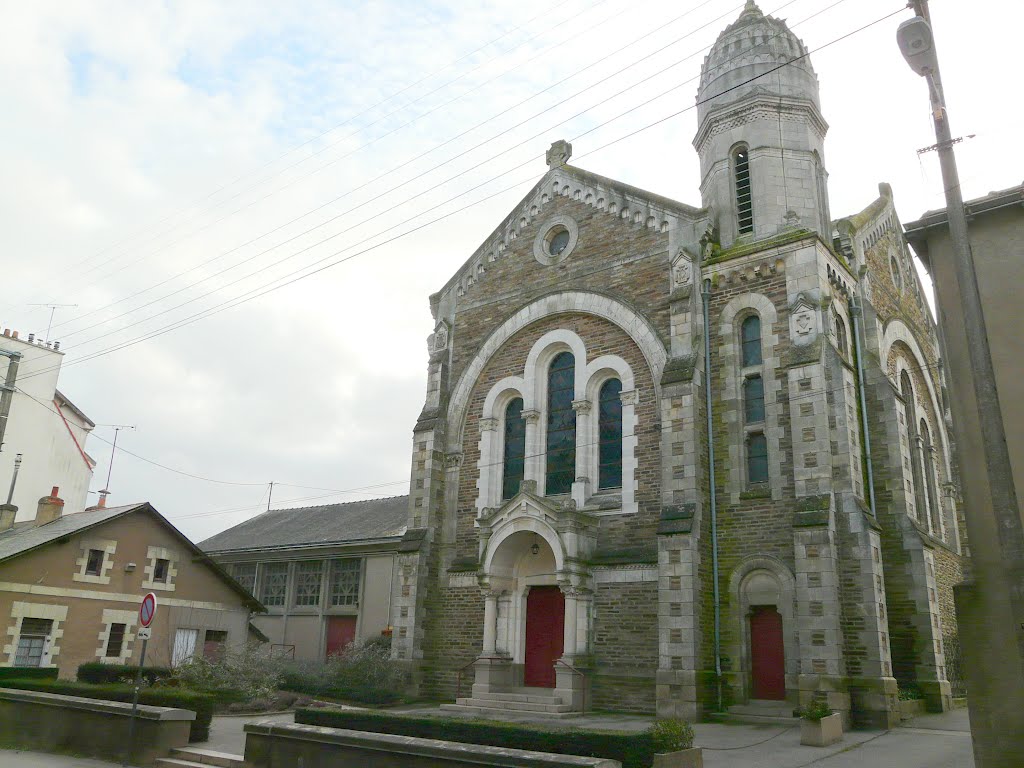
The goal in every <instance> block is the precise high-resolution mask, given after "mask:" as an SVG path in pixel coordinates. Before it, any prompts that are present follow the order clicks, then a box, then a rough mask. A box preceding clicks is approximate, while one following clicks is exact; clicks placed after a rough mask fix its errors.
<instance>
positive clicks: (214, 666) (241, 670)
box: [174, 644, 282, 704]
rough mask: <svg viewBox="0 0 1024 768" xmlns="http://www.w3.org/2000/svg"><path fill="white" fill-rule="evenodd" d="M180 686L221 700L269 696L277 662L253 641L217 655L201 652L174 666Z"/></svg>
mask: <svg viewBox="0 0 1024 768" xmlns="http://www.w3.org/2000/svg"><path fill="white" fill-rule="evenodd" d="M174 676H175V679H176V680H177V681H178V682H179V683H180V684H181V685H183V686H185V687H187V688H191V689H192V690H194V691H201V692H203V693H208V694H210V695H212V696H215V697H216V698H217V700H218V701H219V702H220V703H222V704H228V703H232V702H240V701H254V700H261V699H272V698H273V697H274V695H275V694H276V693H277V689H278V687H280V684H281V679H282V676H281V662H279V661H277V660H275V659H272V658H270V654H269V653H268V652H267V651H266V650H264V649H263V648H262V647H261V646H259V645H257V644H250V645H246V646H244V647H243V648H242V649H241V650H237V651H231V650H228V651H225V653H224V655H223V656H222V657H221V658H219V659H207V658H204V657H202V656H197V657H195V658H192V659H189V660H188V661H187V662H185V663H184V664H182V665H180V666H179V667H177V668H175V670H174Z"/></svg>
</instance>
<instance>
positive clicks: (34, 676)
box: [0, 667, 57, 688]
mask: <svg viewBox="0 0 1024 768" xmlns="http://www.w3.org/2000/svg"><path fill="white" fill-rule="evenodd" d="M56 679H57V668H56V667H0V688H3V687H4V685H3V684H4V682H5V681H7V680H56Z"/></svg>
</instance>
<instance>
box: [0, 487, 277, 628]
mask: <svg viewBox="0 0 1024 768" xmlns="http://www.w3.org/2000/svg"><path fill="white" fill-rule="evenodd" d="M136 512H140V513H149V514H151V515H152V516H153V518H155V520H156V522H157V523H159V524H162V525H163V526H165V527H166V528H167V529H168V530H170V531H171V532H172V533H174V534H175V535H176V536H178V538H180V539H181V541H182V542H183V543H184V544H186V545H187V546H188V548H189V549H191V550H192V553H193V555H195V556H196V558H197V559H198V560H199V561H200V562H202V563H203V564H204V565H206V566H207V567H208V568H210V569H211V570H212V571H213V572H214V573H215V574H216V575H217V576H218V577H219V578H221V579H222V580H223V581H224V582H225V583H226V584H227V585H228V586H230V587H231V588H232V589H233V590H234V591H235V592H237V593H238V594H239V595H240V596H241V597H242V598H243V600H244V601H245V603H246V604H247V605H248V606H249V607H251V608H252V609H254V610H257V611H266V608H264V607H263V604H262V603H260V602H259V601H258V600H257V599H256V598H254V597H253V596H252V595H251V594H250V593H249V592H248V591H247V590H246V589H245V587H243V586H241V585H240V584H239V583H238V582H237V581H235V580H234V579H233V578H232V577H231V576H230V575H229V574H228V572H227V571H225V570H224V569H223V568H222V567H221V566H219V565H218V564H217V563H215V562H214V561H213V560H211V559H210V558H209V557H208V556H207V555H206V553H204V552H202V551H201V550H200V549H199V548H198V547H197V546H196V545H195V544H194V543H193V542H192V540H191V539H189V538H188V537H187V536H186V535H185V534H183V533H182V532H181V531H179V530H178V529H177V528H175V527H174V526H173V525H172V524H171V523H170V521H168V520H167V518H166V517H164V516H163V515H161V514H160V513H159V512H157V511H156V509H154V508H153V505H151V504H149V503H148V502H143V503H141V504H126V505H124V506H120V507H106V508H104V509H97V508H95V507H93V508H92V509H87V510H85V511H84V512H76V513H74V514H70V515H61V516H60V517H58V518H57V519H56V520H51V521H50V522H48V523H45V524H44V525H38V526H37V525H36V524H35V521H34V520H27V521H25V522H22V523H15V524H14V525H13V526H12V527H11V528H8V529H7V530H6V531H0V563H2V562H4V561H6V560H11V559H13V558H15V557H19V556H20V555H23V554H25V553H27V552H31V551H32V550H34V549H38V548H40V547H44V546H46V545H47V544H50V543H51V542H54V541H58V540H60V539H64V538H66V537H68V536H73V535H75V534H77V533H81V532H82V531H86V530H88V529H90V528H95V527H97V526H100V525H103V524H104V523H108V522H110V521H111V520H115V519H117V518H119V517H123V516H125V515H130V514H133V513H136Z"/></svg>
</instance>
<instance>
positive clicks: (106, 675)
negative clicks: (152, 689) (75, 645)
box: [78, 661, 174, 685]
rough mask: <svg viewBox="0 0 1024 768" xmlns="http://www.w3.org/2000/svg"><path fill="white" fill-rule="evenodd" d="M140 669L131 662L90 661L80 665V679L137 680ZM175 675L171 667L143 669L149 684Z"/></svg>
mask: <svg viewBox="0 0 1024 768" xmlns="http://www.w3.org/2000/svg"><path fill="white" fill-rule="evenodd" d="M138 670H139V668H138V667H137V666H134V665H131V664H102V663H100V662H98V661H90V662H86V663H85V664H81V665H79V667H78V679H79V680H80V681H81V682H83V683H92V684H93V685H104V684H106V683H112V684H117V683H123V682H124V681H125V680H135V674H136V673H137V672H138ZM173 675H174V672H172V671H171V668H170V667H144V668H143V670H142V679H143V680H145V681H146V684H147V685H155V684H156V683H157V681H161V680H166V679H168V678H170V677H173Z"/></svg>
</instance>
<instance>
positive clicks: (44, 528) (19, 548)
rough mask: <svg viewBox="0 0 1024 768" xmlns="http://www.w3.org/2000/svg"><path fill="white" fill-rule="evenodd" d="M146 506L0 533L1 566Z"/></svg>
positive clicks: (22, 525) (112, 509)
mask: <svg viewBox="0 0 1024 768" xmlns="http://www.w3.org/2000/svg"><path fill="white" fill-rule="evenodd" d="M144 506H146V505H145V504H128V505H126V506H123V507H107V508H105V509H93V510H90V511H86V512H76V513H75V514H72V515H61V516H60V517H58V518H57V519H56V520H51V521H50V522H48V523H46V524H45V525H39V526H37V525H36V524H35V521H33V520H29V521H26V522H23V523H15V525H14V527H13V528H8V529H7V530H6V531H0V562H3V561H4V560H9V559H10V558H12V557H17V556H18V555H20V554H22V553H24V552H28V551H29V550H32V549H35V548H36V547H41V546H43V545H44V544H49V543H50V542H51V541H54V540H56V539H59V538H62V537H64V536H70V535H71V534H74V533H78V532H79V531H84V530H85V529H86V528H91V527H93V526H94V525H99V524H100V523H105V522H107V521H108V520H113V519H114V518H115V517H120V516H121V515H125V514H127V513H129V512H132V511H134V510H136V509H139V508H140V507H144Z"/></svg>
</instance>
